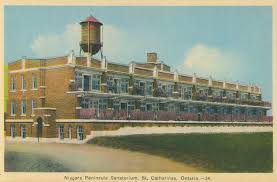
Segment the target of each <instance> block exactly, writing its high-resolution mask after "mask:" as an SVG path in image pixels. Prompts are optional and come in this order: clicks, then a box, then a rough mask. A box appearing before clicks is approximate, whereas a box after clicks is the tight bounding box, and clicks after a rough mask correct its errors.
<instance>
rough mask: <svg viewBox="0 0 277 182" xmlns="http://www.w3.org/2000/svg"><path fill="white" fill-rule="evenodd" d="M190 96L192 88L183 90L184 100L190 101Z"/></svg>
mask: <svg viewBox="0 0 277 182" xmlns="http://www.w3.org/2000/svg"><path fill="white" fill-rule="evenodd" d="M191 96H192V87H185V88H184V99H191Z"/></svg>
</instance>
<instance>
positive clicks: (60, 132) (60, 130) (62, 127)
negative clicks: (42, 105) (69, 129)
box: [59, 125, 64, 140]
mask: <svg viewBox="0 0 277 182" xmlns="http://www.w3.org/2000/svg"><path fill="white" fill-rule="evenodd" d="M59 138H60V139H61V140H63V139H64V125H60V126H59Z"/></svg>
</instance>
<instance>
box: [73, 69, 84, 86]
mask: <svg viewBox="0 0 277 182" xmlns="http://www.w3.org/2000/svg"><path fill="white" fill-rule="evenodd" d="M82 84H83V75H82V73H80V72H76V73H75V87H76V88H75V89H76V90H81V89H82Z"/></svg>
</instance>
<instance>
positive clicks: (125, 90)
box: [120, 78, 129, 93]
mask: <svg viewBox="0 0 277 182" xmlns="http://www.w3.org/2000/svg"><path fill="white" fill-rule="evenodd" d="M120 81H121V83H120V87H121V88H120V91H121V93H128V87H129V79H128V78H121V80H120Z"/></svg>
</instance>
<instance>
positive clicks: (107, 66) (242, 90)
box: [5, 17, 272, 140]
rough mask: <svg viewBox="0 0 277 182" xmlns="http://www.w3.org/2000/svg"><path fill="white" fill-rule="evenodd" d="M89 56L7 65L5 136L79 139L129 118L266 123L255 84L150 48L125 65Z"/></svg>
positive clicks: (266, 105)
mask: <svg viewBox="0 0 277 182" xmlns="http://www.w3.org/2000/svg"><path fill="white" fill-rule="evenodd" d="M87 20H89V21H92V22H93V23H95V22H96V23H98V26H101V25H102V24H101V23H99V22H98V21H97V20H96V19H92V18H91V17H90V18H89V19H87ZM87 22H88V21H85V23H84V24H86V23H87ZM82 23H83V22H81V25H82ZM88 25H89V24H88ZM82 26H83V25H82ZM98 34H99V31H98V33H97V36H100V35H98ZM89 40H90V39H89ZM97 41H99V40H97ZM80 45H81V47H84V46H85V43H84V44H82V41H81V43H80ZM95 45H96V44H89V45H88V48H87V50H90V48H91V47H95ZM97 45H98V44H97ZM96 47H97V50H92V51H91V52H93V54H94V53H95V52H98V50H99V49H100V48H101V45H100V44H99V45H98V46H96ZM83 49H84V48H83ZM91 55H92V54H89V53H85V56H76V55H75V54H74V52H73V51H71V52H70V53H69V54H68V55H66V56H62V57H55V58H45V59H28V58H24V59H21V60H18V61H15V62H12V63H9V88H8V89H9V94H8V96H9V97H8V98H9V101H8V107H7V108H8V109H7V110H8V111H7V117H6V120H5V128H6V135H7V136H11V137H15V138H16V137H20V138H26V137H42V138H59V139H61V140H63V139H69V140H70V139H78V140H83V139H84V138H85V137H86V136H87V135H89V134H90V133H91V132H93V130H97V129H99V127H103V128H102V129H107V130H109V129H114V128H118V127H120V126H121V125H122V123H128V122H129V121H145V120H147V121H149V120H150V121H153V123H155V122H158V121H161V120H162V121H171V120H173V121H175V122H174V123H177V124H178V122H183V121H232V122H233V121H235V122H241V121H243V122H248V121H252V122H264V121H269V122H271V121H272V118H271V117H269V116H267V110H269V109H271V103H269V102H265V101H263V100H262V92H261V88H260V87H258V86H253V85H251V86H250V85H243V84H239V83H231V82H225V81H220V80H215V79H212V78H211V77H209V78H202V77H198V76H197V75H186V74H182V73H178V72H176V71H174V72H172V71H171V68H170V66H168V65H166V64H164V63H163V62H160V61H159V59H158V56H157V54H156V53H148V54H147V59H146V61H145V62H144V63H139V62H131V63H129V64H128V65H123V64H119V63H114V62H110V61H107V60H106V59H105V58H102V59H95V58H93V57H92V56H91ZM115 121H116V123H117V124H114V123H115ZM120 123H121V124H120ZM100 124H102V125H100Z"/></svg>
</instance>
